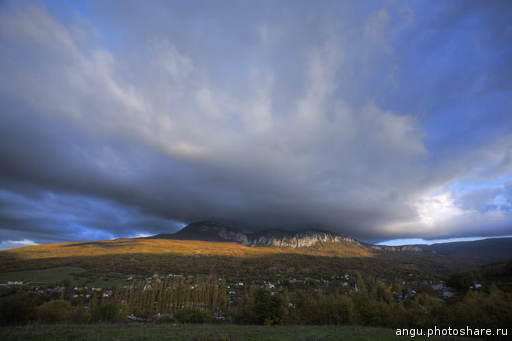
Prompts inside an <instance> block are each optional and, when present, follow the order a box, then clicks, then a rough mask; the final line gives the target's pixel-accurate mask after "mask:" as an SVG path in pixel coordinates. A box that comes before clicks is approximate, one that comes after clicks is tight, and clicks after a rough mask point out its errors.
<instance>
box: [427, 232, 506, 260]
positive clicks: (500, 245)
mask: <svg viewBox="0 0 512 341" xmlns="http://www.w3.org/2000/svg"><path fill="white" fill-rule="evenodd" d="M425 248H428V249H430V250H433V251H434V252H436V253H438V254H440V255H443V256H446V257H450V258H452V259H457V260H458V261H460V262H464V263H468V264H475V265H483V264H490V263H496V262H503V261H507V260H511V259H512V238H490V239H483V240H476V241H471V242H452V243H441V244H433V245H429V246H428V247H425Z"/></svg>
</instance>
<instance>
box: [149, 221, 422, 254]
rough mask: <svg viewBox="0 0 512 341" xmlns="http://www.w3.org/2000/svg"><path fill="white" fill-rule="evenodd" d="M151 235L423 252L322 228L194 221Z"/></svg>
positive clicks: (263, 244) (247, 243)
mask: <svg viewBox="0 0 512 341" xmlns="http://www.w3.org/2000/svg"><path fill="white" fill-rule="evenodd" d="M151 238H168V239H178V240H203V241H212V242H235V243H240V244H243V245H247V246H253V247H258V246H264V247H280V248H291V249H294V248H311V247H322V246H326V245H332V244H340V245H358V246H362V247H366V248H369V249H371V250H375V251H380V252H423V251H426V250H425V249H424V248H422V247H420V246H417V245H404V246H382V245H373V244H365V243H361V242H359V241H357V240H354V239H352V238H347V237H344V236H341V235H339V234H337V233H334V232H329V231H322V230H308V231H299V232H291V231H282V230H267V231H263V232H256V233H245V232H243V231H241V230H239V229H238V228H236V227H234V226H231V225H228V224H223V223H218V222H209V221H202V222H195V223H191V224H189V225H188V226H186V227H185V228H183V229H182V230H181V231H178V232H176V233H174V234H165V235H157V236H154V237H151Z"/></svg>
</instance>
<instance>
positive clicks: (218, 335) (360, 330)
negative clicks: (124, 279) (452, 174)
mask: <svg viewBox="0 0 512 341" xmlns="http://www.w3.org/2000/svg"><path fill="white" fill-rule="evenodd" d="M0 339H1V340H4V341H31V340H38V341H50V340H51V341H61V340H62V341H64V340H66V341H68V340H83V341H86V340H87V341H90V340H94V341H100V340H115V341H132V340H133V341H135V340H137V341H138V340H142V341H144V340H146V341H152V340H155V341H157V340H158V341H159V340H176V341H178V340H180V341H181V340H183V341H185V340H186V341H189V340H192V341H194V340H195V341H207V340H208V341H209V340H212V341H238V340H240V341H242V340H249V341H260V340H261V341H267V340H268V341H270V340H272V341H278V340H284V341H324V340H325V341H334V340H354V341H363V340H368V341H370V340H371V341H373V340H382V341H386V340H411V338H410V337H404V336H401V337H398V336H395V335H394V330H393V329H385V328H370V327H334V326H276V327H269V326H240V325H225V324H223V325H173V324H146V325H145V324H96V325H28V326H23V327H0ZM421 339H422V338H418V337H417V338H415V339H414V340H421ZM429 340H464V339H463V338H439V337H438V338H431V339H429ZM466 340H467V339H466ZM471 340H475V339H471Z"/></svg>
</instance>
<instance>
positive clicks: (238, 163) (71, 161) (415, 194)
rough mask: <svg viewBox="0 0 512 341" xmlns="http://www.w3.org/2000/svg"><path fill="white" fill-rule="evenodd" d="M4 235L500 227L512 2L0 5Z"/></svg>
mask: <svg viewBox="0 0 512 341" xmlns="http://www.w3.org/2000/svg"><path fill="white" fill-rule="evenodd" d="M0 46H1V48H0V75H2V76H1V77H0V248H10V247H15V246H26V245H33V244H40V243H50V242H66V241H85V240H99V239H112V238H118V237H134V236H140V235H148V234H156V233H170V232H173V231H177V230H178V229H180V228H181V227H183V226H184V224H186V223H189V222H193V221H197V220H216V221H225V222H231V223H233V222H234V223H236V224H238V225H239V226H241V227H243V229H245V230H247V231H256V230H262V229H267V228H281V229H289V230H294V229H295V230H301V229H305V228H311V227H315V228H323V229H327V230H331V231H336V232H339V233H341V234H343V235H347V236H350V237H353V238H358V239H360V240H364V241H370V242H383V241H389V240H393V241H395V240H397V239H398V240H404V239H405V240H411V239H412V240H423V241H426V242H429V241H432V240H440V239H450V238H468V237H475V236H478V237H489V236H500V235H511V234H512V93H511V92H512V2H510V1H508V0H503V1H500V0H484V1H478V0H475V1H456V0H454V1H416V0H411V1H409V0H402V1H400V0H389V1H386V0H384V1H370V0H368V1H327V0H326V1H321V2H315V1H295V0H294V1H284V0H283V1H245V0H239V1H228V0H223V1H213V0H211V1H198V0H192V1H167V0H165V1H163V0H162V1H158V0H154V1H150V2H145V1H94V0H91V1H71V2H70V1H42V0H41V1H38V0H36V1H9V0H7V1H1V2H0Z"/></svg>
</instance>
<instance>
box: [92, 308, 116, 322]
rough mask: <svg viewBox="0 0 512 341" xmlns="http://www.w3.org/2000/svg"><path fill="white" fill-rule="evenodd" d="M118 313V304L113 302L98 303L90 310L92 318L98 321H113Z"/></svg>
mask: <svg viewBox="0 0 512 341" xmlns="http://www.w3.org/2000/svg"><path fill="white" fill-rule="evenodd" d="M119 313H120V309H119V305H117V304H115V303H104V304H99V305H97V306H95V307H94V309H93V311H92V319H93V321H100V322H115V321H117V320H118V319H119V315H120V314H119Z"/></svg>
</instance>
